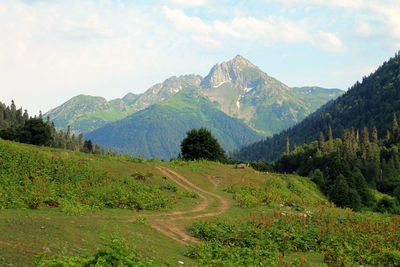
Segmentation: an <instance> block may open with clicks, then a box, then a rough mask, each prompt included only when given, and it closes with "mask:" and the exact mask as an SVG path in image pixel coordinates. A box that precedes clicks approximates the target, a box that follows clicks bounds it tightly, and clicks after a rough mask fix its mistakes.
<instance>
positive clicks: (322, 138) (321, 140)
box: [318, 132, 325, 151]
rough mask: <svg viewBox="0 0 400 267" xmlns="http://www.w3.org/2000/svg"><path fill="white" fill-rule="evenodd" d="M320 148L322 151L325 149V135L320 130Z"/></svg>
mask: <svg viewBox="0 0 400 267" xmlns="http://www.w3.org/2000/svg"><path fill="white" fill-rule="evenodd" d="M318 149H319V150H321V151H324V150H325V137H324V134H323V133H322V132H319V137H318Z"/></svg>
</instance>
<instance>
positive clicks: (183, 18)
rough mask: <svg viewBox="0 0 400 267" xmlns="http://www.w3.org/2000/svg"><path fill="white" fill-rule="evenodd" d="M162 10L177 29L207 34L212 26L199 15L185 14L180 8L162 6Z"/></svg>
mask: <svg viewBox="0 0 400 267" xmlns="http://www.w3.org/2000/svg"><path fill="white" fill-rule="evenodd" d="M163 11H164V14H165V16H166V17H167V19H169V20H170V21H172V22H173V23H174V24H175V26H176V27H177V28H178V29H181V30H188V31H193V32H196V33H201V34H207V33H209V32H210V31H211V29H212V27H211V26H210V25H208V24H206V23H205V22H203V20H201V19H200V18H199V17H196V16H193V17H190V16H187V15H186V14H185V13H184V12H183V11H182V10H180V9H170V8H169V7H167V6H164V7H163Z"/></svg>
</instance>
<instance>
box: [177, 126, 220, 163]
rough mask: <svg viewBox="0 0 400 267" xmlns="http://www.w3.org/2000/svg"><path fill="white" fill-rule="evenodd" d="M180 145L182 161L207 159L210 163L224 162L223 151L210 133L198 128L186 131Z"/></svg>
mask: <svg viewBox="0 0 400 267" xmlns="http://www.w3.org/2000/svg"><path fill="white" fill-rule="evenodd" d="M186 134H187V136H186V138H185V139H183V140H182V143H181V154H182V158H183V159H184V160H197V159H207V160H211V161H225V160H226V156H225V151H224V150H223V149H222V148H221V146H220V145H219V143H218V141H217V139H215V138H214V137H213V136H212V135H211V131H209V130H207V129H205V128H200V129H199V130H196V129H192V130H190V131H188V132H187V133H186Z"/></svg>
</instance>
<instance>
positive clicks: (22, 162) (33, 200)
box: [0, 141, 178, 212]
mask: <svg viewBox="0 0 400 267" xmlns="http://www.w3.org/2000/svg"><path fill="white" fill-rule="evenodd" d="M0 155H1V159H0V161H1V165H0V176H1V180H0V196H1V197H0V208H2V209H4V208H6V209H10V208H38V207H39V206H43V205H50V206H60V208H61V209H63V210H65V211H66V212H80V210H85V209H101V208H104V207H107V208H129V209H137V210H141V209H147V210H159V209H165V208H171V206H172V204H173V203H174V202H176V199H177V197H178V196H177V193H176V191H177V190H176V186H175V185H172V184H171V185H169V184H168V185H167V184H165V185H151V184H146V183H144V182H143V180H145V178H146V177H145V175H147V176H148V177H151V176H152V173H147V174H143V173H141V172H140V171H137V172H132V174H131V175H129V176H128V175H121V176H120V175H113V174H112V173H110V172H107V171H105V170H104V169H102V168H100V167H98V166H93V165H91V164H90V161H91V160H92V158H87V157H84V156H82V155H83V154H82V155H80V154H79V153H73V152H69V153H68V152H62V151H57V150H55V152H52V150H50V149H44V148H43V149H37V148H35V147H33V146H23V145H20V144H17V143H13V142H8V141H0ZM105 158H106V157H105ZM163 188H164V189H163ZM165 188H168V190H165Z"/></svg>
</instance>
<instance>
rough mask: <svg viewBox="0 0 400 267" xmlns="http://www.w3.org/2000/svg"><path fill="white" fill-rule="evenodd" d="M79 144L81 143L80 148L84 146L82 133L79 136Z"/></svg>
mask: <svg viewBox="0 0 400 267" xmlns="http://www.w3.org/2000/svg"><path fill="white" fill-rule="evenodd" d="M78 144H79V148H82V147H83V134H82V133H80V134H79V136H78Z"/></svg>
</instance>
